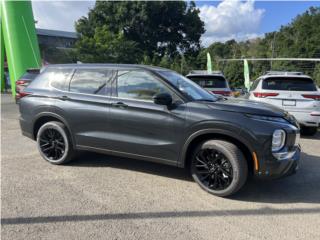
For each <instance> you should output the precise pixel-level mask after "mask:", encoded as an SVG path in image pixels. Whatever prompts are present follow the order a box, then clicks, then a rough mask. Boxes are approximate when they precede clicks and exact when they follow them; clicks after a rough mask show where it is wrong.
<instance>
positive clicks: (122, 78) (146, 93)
mask: <svg viewBox="0 0 320 240" xmlns="http://www.w3.org/2000/svg"><path fill="white" fill-rule="evenodd" d="M112 89H113V95H114V96H117V97H119V98H129V99H139V100H152V97H153V96H155V95H156V94H158V93H164V92H169V90H168V89H167V87H166V86H165V85H163V84H162V83H161V82H160V81H159V80H158V79H157V78H156V77H155V76H153V75H152V74H151V73H148V72H145V71H138V70H128V71H118V78H117V83H116V86H114V85H113V86H112Z"/></svg>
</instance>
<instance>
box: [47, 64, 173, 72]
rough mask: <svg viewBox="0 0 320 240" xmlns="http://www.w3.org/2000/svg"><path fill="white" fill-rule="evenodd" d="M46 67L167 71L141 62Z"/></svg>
mask: <svg viewBox="0 0 320 240" xmlns="http://www.w3.org/2000/svg"><path fill="white" fill-rule="evenodd" d="M47 67H49V68H51V67H56V68H64V67H67V68H95V67H110V68H111V67H113V68H131V69H146V70H153V71H166V70H167V71H168V70H169V69H166V68H162V67H156V66H148V65H142V64H118V63H80V64H77V63H72V64H50V65H47Z"/></svg>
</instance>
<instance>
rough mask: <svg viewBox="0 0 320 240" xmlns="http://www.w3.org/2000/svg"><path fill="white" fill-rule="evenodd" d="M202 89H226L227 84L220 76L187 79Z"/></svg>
mask: <svg viewBox="0 0 320 240" xmlns="http://www.w3.org/2000/svg"><path fill="white" fill-rule="evenodd" d="M188 78H189V79H191V80H192V81H194V82H195V83H197V84H199V85H200V86H201V87H203V88H226V87H227V82H226V80H225V78H224V77H220V76H194V77H193V76H190V77H188Z"/></svg>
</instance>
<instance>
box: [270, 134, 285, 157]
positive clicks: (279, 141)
mask: <svg viewBox="0 0 320 240" xmlns="http://www.w3.org/2000/svg"><path fill="white" fill-rule="evenodd" d="M285 141H286V132H285V131H283V130H281V129H277V130H275V131H274V132H273V135H272V152H277V151H279V150H280V149H281V148H283V146H284V143H285Z"/></svg>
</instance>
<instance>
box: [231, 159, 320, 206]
mask: <svg viewBox="0 0 320 240" xmlns="http://www.w3.org/2000/svg"><path fill="white" fill-rule="evenodd" d="M319 170H320V156H314V155H309V154H306V153H301V163H300V169H299V170H298V171H297V173H296V174H294V175H292V176H288V177H285V178H281V179H277V180H269V181H262V180H256V179H251V180H250V181H248V182H247V184H246V185H245V186H244V187H243V189H241V191H239V192H238V193H237V194H236V195H235V196H233V197H232V199H234V200H239V201H247V202H248V201H249V202H261V203H280V204H281V203H320V172H319Z"/></svg>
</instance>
